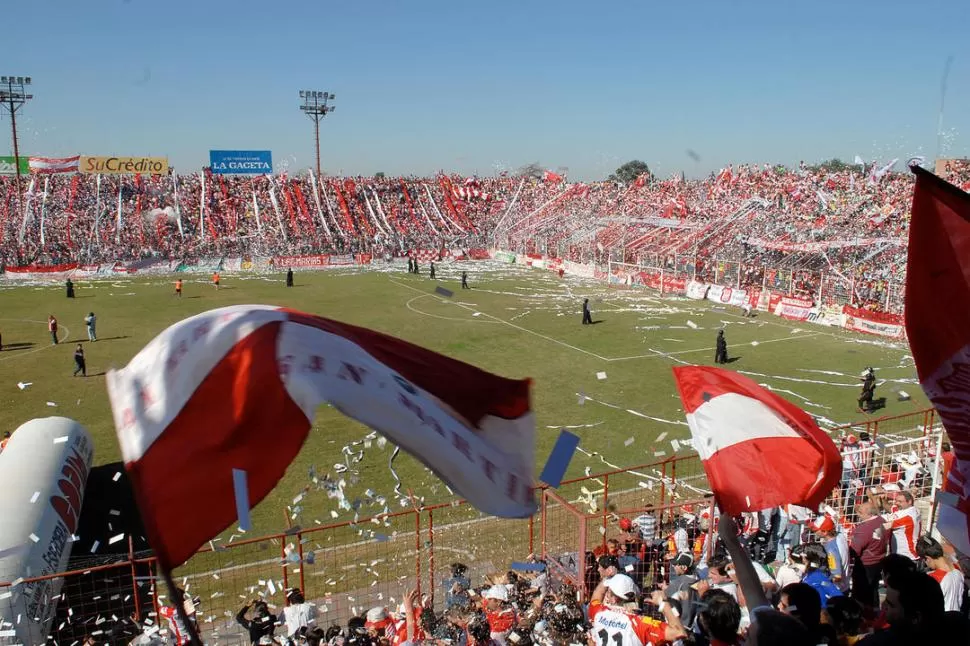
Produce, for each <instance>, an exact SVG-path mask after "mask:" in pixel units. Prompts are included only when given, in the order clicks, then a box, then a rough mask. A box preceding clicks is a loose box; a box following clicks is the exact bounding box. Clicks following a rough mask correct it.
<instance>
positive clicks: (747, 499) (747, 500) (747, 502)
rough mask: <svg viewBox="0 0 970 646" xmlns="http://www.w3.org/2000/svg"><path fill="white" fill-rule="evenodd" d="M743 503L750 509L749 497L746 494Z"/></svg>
mask: <svg viewBox="0 0 970 646" xmlns="http://www.w3.org/2000/svg"><path fill="white" fill-rule="evenodd" d="M744 504H745V505H747V507H748V509H751V498H749V497H748V496H745V497H744Z"/></svg>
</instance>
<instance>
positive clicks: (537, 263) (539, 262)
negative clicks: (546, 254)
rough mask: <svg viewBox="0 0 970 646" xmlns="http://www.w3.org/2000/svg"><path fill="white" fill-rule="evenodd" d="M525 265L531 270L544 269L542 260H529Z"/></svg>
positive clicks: (544, 264) (544, 265) (544, 262)
mask: <svg viewBox="0 0 970 646" xmlns="http://www.w3.org/2000/svg"><path fill="white" fill-rule="evenodd" d="M526 264H527V265H528V266H529V267H532V268H533V269H545V268H546V261H545V260H543V259H542V258H530V259H529V260H527V261H526Z"/></svg>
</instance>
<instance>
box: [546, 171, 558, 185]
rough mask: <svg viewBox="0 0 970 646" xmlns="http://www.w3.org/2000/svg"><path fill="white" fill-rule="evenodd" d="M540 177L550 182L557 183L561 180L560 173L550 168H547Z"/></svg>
mask: <svg viewBox="0 0 970 646" xmlns="http://www.w3.org/2000/svg"><path fill="white" fill-rule="evenodd" d="M542 179H544V180H545V181H547V182H549V183H550V184H558V183H559V182H561V181H563V177H562V175H560V174H559V173H554V172H552V171H551V170H547V171H545V172H544V173H543V174H542Z"/></svg>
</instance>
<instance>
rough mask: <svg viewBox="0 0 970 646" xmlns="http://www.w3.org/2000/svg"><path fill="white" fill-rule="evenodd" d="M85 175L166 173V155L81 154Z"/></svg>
mask: <svg viewBox="0 0 970 646" xmlns="http://www.w3.org/2000/svg"><path fill="white" fill-rule="evenodd" d="M79 170H80V172H81V173H84V174H87V175H168V157H90V156H88V155H81V165H80V169H79Z"/></svg>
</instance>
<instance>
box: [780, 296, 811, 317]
mask: <svg viewBox="0 0 970 646" xmlns="http://www.w3.org/2000/svg"><path fill="white" fill-rule="evenodd" d="M814 305H815V304H814V303H813V302H812V301H810V300H807V299H804V298H795V297H794V296H782V297H781V298H780V299H778V303H777V304H776V305H775V307H774V309H773V310H772V313H773V314H774V315H775V316H780V317H782V318H784V319H788V320H789V321H807V320H808V317H809V316H810V315H811V313H812V308H813V307H814Z"/></svg>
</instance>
